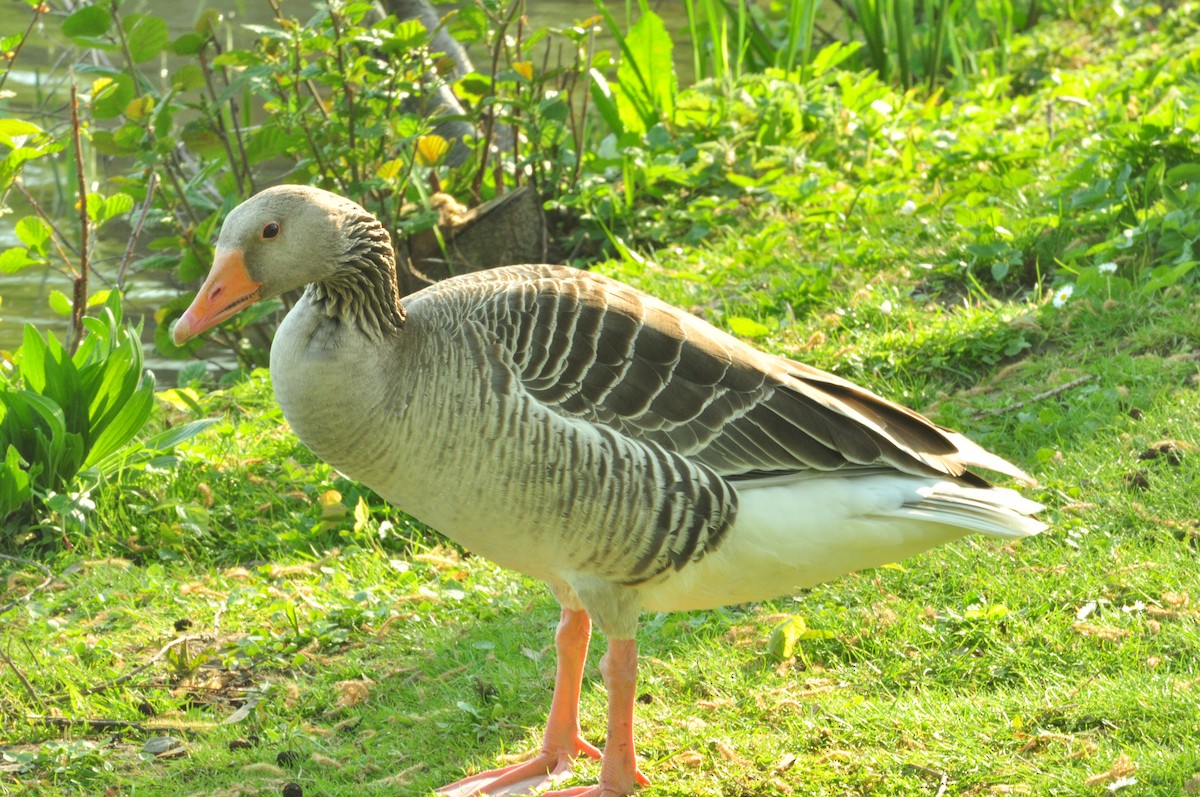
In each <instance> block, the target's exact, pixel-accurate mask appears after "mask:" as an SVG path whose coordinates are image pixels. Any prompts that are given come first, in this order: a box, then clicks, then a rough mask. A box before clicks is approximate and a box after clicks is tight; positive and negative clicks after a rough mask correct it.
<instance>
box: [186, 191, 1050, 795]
mask: <svg viewBox="0 0 1200 797" xmlns="http://www.w3.org/2000/svg"><path fill="white" fill-rule="evenodd" d="M300 287H304V292H303V295H302V296H301V298H300V299H299V300H298V301H297V303H296V304H295V305H294V306H293V307H292V309H291V311H290V312H289V313H288V314H287V316H286V318H284V320H283V321H282V323H281V325H280V326H279V328H278V330H277V332H276V334H275V337H274V341H273V343H272V346H271V367H270V370H271V380H272V384H273V387H274V391H275V395H276V398H277V400H278V402H279V404H280V406H281V407H282V410H283V414H284V417H285V418H286V419H287V422H288V423H289V424H290V426H291V427H292V429H293V430H294V432H295V433H296V435H298V436H299V438H300V440H302V441H303V442H304V443H305V444H306V445H308V446H309V447H310V448H311V449H312V450H313V451H314V452H315V453H316V454H317V456H319V457H321V458H322V459H323V460H325V461H326V462H328V463H329V464H330V465H332V466H333V467H335V468H336V469H338V470H339V471H341V472H342V473H344V474H345V475H346V476H348V477H350V478H352V479H355V480H357V481H360V482H362V483H363V484H365V485H367V486H368V487H370V488H371V489H373V490H375V491H376V492H377V493H378V494H379V495H380V496H382V497H383V498H384V499H385V500H387V501H388V502H390V503H392V504H393V505H395V506H396V507H398V508H400V509H402V510H403V511H405V512H406V513H408V514H410V515H411V516H413V517H415V518H418V519H419V520H421V521H423V522H425V523H426V524H428V525H430V526H431V527H433V528H434V529H437V530H438V531H440V532H442V533H443V534H445V535H447V536H448V537H449V538H450V539H452V540H454V541H456V542H457V543H459V544H461V545H462V546H463V547H465V548H466V549H468V550H470V551H472V552H474V553H475V554H478V555H481V556H484V557H487V558H488V559H491V560H493V561H495V562H496V563H498V564H500V565H502V566H504V567H508V568H511V569H514V570H517V571H520V572H522V573H525V574H527V575H529V576H532V577H535V578H537V579H541V580H542V581H544V582H546V583H547V584H548V585H549V588H550V590H551V591H552V593H553V595H554V597H555V598H556V599H557V600H558V602H559V603H560V604H561V615H560V618H559V622H558V626H557V630H556V632H555V650H556V653H557V668H556V674H555V683H554V693H553V697H552V699H551V704H550V709H549V714H548V718H547V723H546V729H545V735H544V737H543V744H542V747H541V750H540V751H538V752H537V754H536V755H534V756H533V757H532V758H530V759H529V760H527V761H525V762H523V763H518V764H513V765H510V766H507V767H503V768H500V769H496V770H492V771H487V772H483V773H480V774H476V775H471V776H468V777H466V778H464V779H462V780H460V781H458V782H456V783H453V784H451V785H449V786H446V787H445V788H442V789H440V790H439V791H438V794H440V795H443V796H444V797H472V796H475V795H492V796H493V797H494V796H495V795H516V794H530V793H540V790H542V789H546V788H555V787H557V786H558V785H561V781H562V780H563V779H564V778H567V777H569V776H572V775H573V764H574V762H575V761H576V759H577V758H579V757H580V756H586V757H588V758H592V759H597V760H599V761H600V768H599V782H598V783H597V784H594V785H591V786H580V787H573V788H568V789H565V790H558V791H552V792H549V793H550V794H552V795H555V796H556V797H562V796H563V795H575V796H578V795H586V797H625V796H626V795H629V794H631V793H633V792H634V791H635V789H636V788H637V787H638V786H639V785H645V784H646V783H648V781H647V779H646V777H645V776H644V775H643V774H642V772H641V771H640V769H639V768H638V763H637V757H636V753H635V747H634V720H633V713H634V711H633V709H634V701H635V683H636V673H637V644H636V641H635V635H636V630H637V625H638V616H639V613H641V612H643V611H650V612H671V611H681V610H692V609H708V608H714V607H718V606H723V605H728V604H738V603H744V602H749V601H758V600H765V599H769V598H773V597H778V596H783V595H794V594H795V593H796V592H797V591H799V590H801V589H803V588H806V587H810V586H813V585H815V584H817V583H818V582H823V581H826V580H829V579H833V578H836V577H838V576H841V575H843V574H845V573H849V572H852V571H856V570H861V569H864V568H870V567H876V566H880V565H883V564H887V563H891V562H895V561H898V560H900V559H903V558H905V557H909V556H912V555H914V554H917V553H920V552H921V551H925V550H927V549H929V548H931V547H933V546H936V545H940V544H943V543H946V542H949V541H951V540H955V539H957V538H960V537H962V536H964V535H966V534H967V533H970V532H978V533H982V534H985V535H990V536H993V537H1000V538H1020V537H1026V536H1029V535H1033V534H1036V533H1038V532H1040V531H1041V530H1043V529H1044V528H1046V526H1045V524H1043V523H1041V522H1040V521H1038V520H1036V519H1035V518H1034V517H1033V515H1034V514H1035V513H1036V512H1037V511H1038V510H1040V509H1041V508H1042V507H1041V505H1039V504H1037V503H1036V502H1034V501H1032V500H1029V499H1027V498H1025V497H1023V496H1021V495H1020V494H1019V493H1017V492H1016V491H1014V490H1012V489H1008V488H1001V487H995V486H992V485H991V484H990V483H989V482H988V481H986V480H985V479H984V478H983V477H981V476H979V475H977V474H976V473H975V472H974V470H972V469H984V470H987V471H992V472H995V473H999V474H1002V475H1004V476H1009V477H1012V478H1015V479H1017V480H1019V481H1022V482H1025V483H1026V484H1032V480H1031V479H1030V478H1029V477H1028V476H1026V474H1025V473H1023V472H1022V471H1021V470H1020V469H1018V468H1017V467H1016V466H1015V465H1013V464H1011V463H1009V462H1007V461H1006V460H1004V459H1002V458H1000V457H999V456H997V455H995V454H992V453H989V452H988V451H986V450H984V449H983V448H982V447H981V446H979V445H977V444H975V443H974V442H972V441H971V440H969V439H968V438H966V437H965V436H963V435H962V434H959V433H958V432H954V431H951V430H950V429H946V428H943V427H941V426H938V425H936V424H934V423H932V422H931V421H929V420H927V419H926V418H924V417H922V416H921V415H919V414H917V413H916V412H914V411H912V410H909V409H906V408H905V407H902V406H900V405H898V404H894V403H892V402H890V401H888V400H886V399H883V398H880V397H879V396H876V395H874V394H873V393H870V392H868V391H867V390H865V389H863V388H861V387H858V386H857V385H855V384H853V383H851V382H848V381H846V380H844V379H841V378H839V377H837V376H834V375H832V374H829V373H826V372H824V371H821V370H818V369H816V368H813V367H810V366H808V365H804V364H802V363H799V362H793V361H791V360H788V359H784V358H782V357H778V356H773V355H771V354H767V353H764V352H762V351H759V350H757V349H755V348H753V347H752V346H750V345H748V344H747V343H744V342H742V341H741V340H739V339H737V338H735V337H733V336H731V335H729V334H727V333H725V332H722V331H720V330H718V329H716V328H715V327H713V326H711V325H709V324H708V323H706V322H705V321H703V320H701V319H699V318H697V317H695V316H694V315H692V314H690V313H687V312H684V311H682V310H679V309H677V308H675V307H672V306H671V305H669V304H667V303H665V302H662V301H659V300H657V299H655V298H652V297H651V296H649V295H647V294H645V293H642V292H640V291H638V290H635V289H634V288H632V287H629V286H627V285H625V284H623V283H621V282H618V281H616V280H612V279H608V278H606V277H603V276H600V275H598V274H593V273H589V272H586V271H582V270H576V269H572V268H568V267H563V266H553V265H522V266H508V267H502V268H497V269H493V270H490V271H484V272H477V273H472V274H466V275H461V276H456V277H452V278H450V279H447V280H445V281H443V282H439V283H437V284H434V285H432V286H430V287H427V288H425V289H423V290H421V291H419V292H417V293H414V294H411V295H409V296H406V297H404V298H403V299H401V297H400V295H399V292H398V289H397V275H396V263H395V259H394V254H393V250H392V245H391V240H390V237H389V235H388V233H387V231H386V230H385V228H384V227H383V225H382V224H380V222H379V221H378V220H377V219H376V218H375V217H374V216H372V215H371V214H370V213H369V212H367V211H366V210H364V209H363V208H362V207H360V206H359V205H357V204H355V203H354V202H352V201H350V200H348V199H345V198H342V197H340V196H338V195H335V194H332V193H329V192H327V191H324V190H321V189H318V188H313V187H306V186H300V185H285V186H276V187H274V188H269V189H267V190H264V191H262V192H261V193H259V194H257V195H255V196H253V197H251V198H250V199H248V200H247V201H245V202H243V203H242V204H241V205H239V206H238V207H236V208H235V209H233V210H232V211H231V212H230V213H229V215H228V217H227V218H226V220H225V222H224V225H223V227H222V229H221V232H220V235H219V238H218V241H217V244H216V248H215V254H214V264H213V267H212V270H211V272H210V273H209V275H208V277H207V278H206V279H205V281H204V283H203V285H202V286H201V288H200V290H199V292H198V293H197V294H196V297H195V300H194V301H193V302H192V303H191V305H190V306H189V307H188V309H187V310H186V311H185V312H184V313H183V315H182V316H181V317H180V318H179V320H178V322H177V323H176V325H175V327H174V330H173V336H174V339H175V341H176V342H177V343H183V342H184V341H186V340H188V339H190V338H192V337H194V336H195V335H197V334H199V333H201V332H203V331H204V330H206V329H209V328H210V327H212V326H214V325H216V324H218V323H220V322H221V321H223V320H225V319H227V318H229V317H230V316H233V315H234V314H236V313H238V312H239V311H241V310H243V309H245V308H246V307H248V306H249V305H251V304H252V303H254V302H256V301H259V300H261V299H265V298H268V297H272V296H276V295H279V294H282V293H284V292H285V291H290V290H293V289H296V288H300ZM593 623H594V624H595V627H596V628H597V629H598V630H599V631H601V632H602V633H603V634H604V635H605V637H607V649H606V651H605V653H604V655H603V657H602V658H601V661H600V672H601V675H602V677H603V681H604V684H605V687H606V690H607V708H608V725H607V740H606V743H605V746H604V749H603V752H601V750H600V749H598V748H597V747H595V746H593V745H592V744H591V743H590V742H588V741H587V740H585V739H584V738H583V737H582V735H581V730H580V725H579V697H580V689H581V681H582V678H583V672H584V666H585V659H586V655H587V649H588V644H589V639H590V637H591V632H592V627H593Z"/></svg>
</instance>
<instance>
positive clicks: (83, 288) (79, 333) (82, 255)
mask: <svg viewBox="0 0 1200 797" xmlns="http://www.w3.org/2000/svg"><path fill="white" fill-rule="evenodd" d="M71 142H72V143H73V144H74V145H75V177H76V179H77V180H78V181H79V272H78V273H77V274H76V275H75V291H74V295H73V296H72V297H71V337H70V346H69V347H68V351H69V352H70V353H71V354H72V355H73V354H75V350H76V349H78V348H79V344H80V342H82V340H83V314H84V311H85V310H87V299H88V272H89V271H91V263H90V262H89V259H90V258H89V254H88V233H89V232H90V230H89V224H88V206H87V205H88V203H87V182H86V178H85V176H84V174H83V146H82V145H81V144H80V137H79V95H78V90H77V88H76V86H75V83H74V81H72V83H71Z"/></svg>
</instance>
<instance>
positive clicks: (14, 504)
mask: <svg viewBox="0 0 1200 797" xmlns="http://www.w3.org/2000/svg"><path fill="white" fill-rule="evenodd" d="M27 467H28V463H27V462H26V461H25V459H24V457H22V456H21V453H20V452H19V451H17V448H16V446H13V445H9V446H8V448H7V450H6V451H5V452H4V462H2V463H0V521H3V520H4V519H5V518H6V517H8V516H9V515H11V514H12V513H13V512H15V511H17V509H19V508H20V507H21V506H22V505H23V504H25V502H27V501H28V500H29V499H30V498H32V497H33V490H32V488H31V487H30V480H29V473H28V472H27V471H26V468H27Z"/></svg>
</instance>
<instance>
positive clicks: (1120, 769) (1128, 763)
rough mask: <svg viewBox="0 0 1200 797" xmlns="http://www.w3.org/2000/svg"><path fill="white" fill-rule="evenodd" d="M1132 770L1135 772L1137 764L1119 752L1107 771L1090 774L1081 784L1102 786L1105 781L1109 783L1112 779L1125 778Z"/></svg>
mask: <svg viewBox="0 0 1200 797" xmlns="http://www.w3.org/2000/svg"><path fill="white" fill-rule="evenodd" d="M1134 772H1137V764H1135V763H1134V762H1133V759H1132V758H1130V757H1129V756H1128V755H1126V754H1125V753H1121V755H1119V756H1118V757H1117V760H1116V762H1115V763H1113V765H1112V767H1111V768H1110V769H1109V770H1108V771H1107V772H1101V773H1100V774H1098V775H1092V776H1091V777H1090V778H1088V779H1087V780H1085V781H1084V782H1083V785H1084V786H1102V785H1104V784H1105V783H1111V782H1113V781H1117V780H1122V779H1124V778H1127V777H1129V776H1130V775H1132V774H1133V773H1134Z"/></svg>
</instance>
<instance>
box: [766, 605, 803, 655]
mask: <svg viewBox="0 0 1200 797" xmlns="http://www.w3.org/2000/svg"><path fill="white" fill-rule="evenodd" d="M807 630H808V624H807V623H805V622H804V618H803V617H801V616H800V615H798V614H793V615H792V616H791V617H789V618H788V619H786V620H784V621H783V622H782V623H780V624H779V625H777V626H775V629H774V630H773V631H772V632H771V642H770V644H769V645H768V649H769V650H770V651H771V655H772V656H774V657H775V658H776V659H777V660H778V661H787V660H788V659H790V658H791V657H792V656H793V655H794V654H795V652H796V642H797V641H798V640H799V639H800V638H801V637H802V636H803V635H804V632H805V631H807Z"/></svg>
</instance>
